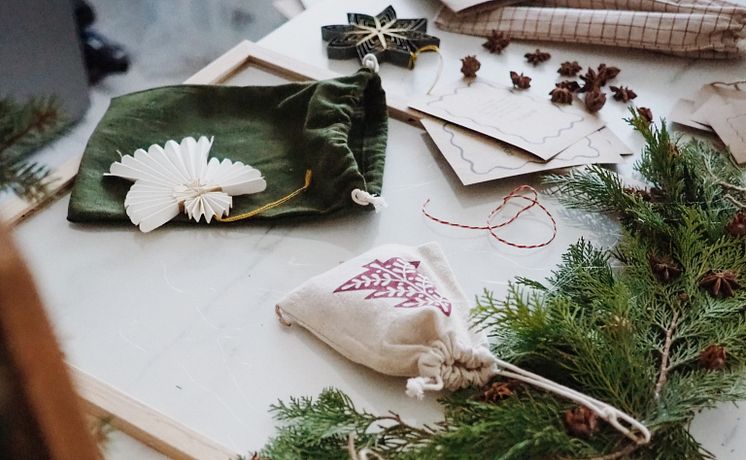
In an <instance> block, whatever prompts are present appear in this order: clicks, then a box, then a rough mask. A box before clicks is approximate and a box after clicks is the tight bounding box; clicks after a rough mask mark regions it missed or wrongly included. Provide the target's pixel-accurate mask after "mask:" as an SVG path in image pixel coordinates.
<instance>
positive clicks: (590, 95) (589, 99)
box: [585, 89, 606, 113]
mask: <svg viewBox="0 0 746 460" xmlns="http://www.w3.org/2000/svg"><path fill="white" fill-rule="evenodd" d="M604 104H606V93H602V92H601V90H599V89H594V90H593V91H589V92H587V93H585V107H586V108H587V109H588V111H589V112H591V113H595V112H598V111H599V110H601V107H603V106H604Z"/></svg>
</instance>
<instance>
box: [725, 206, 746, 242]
mask: <svg viewBox="0 0 746 460" xmlns="http://www.w3.org/2000/svg"><path fill="white" fill-rule="evenodd" d="M725 229H726V230H727V231H728V233H730V234H731V235H733V236H736V237H738V236H746V212H744V211H739V212H738V213H737V214H736V215H735V216H734V217H733V220H731V221H730V222H728V225H726V226H725Z"/></svg>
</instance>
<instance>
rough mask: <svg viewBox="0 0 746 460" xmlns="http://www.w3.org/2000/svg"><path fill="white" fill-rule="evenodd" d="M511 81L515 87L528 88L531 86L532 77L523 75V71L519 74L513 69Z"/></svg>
mask: <svg viewBox="0 0 746 460" xmlns="http://www.w3.org/2000/svg"><path fill="white" fill-rule="evenodd" d="M510 81H512V82H513V87H514V88H519V89H528V88H530V87H531V77H528V76H526V75H523V73H521V74H520V75H518V72H513V71H511V72H510Z"/></svg>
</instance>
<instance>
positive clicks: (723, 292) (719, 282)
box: [699, 270, 741, 299]
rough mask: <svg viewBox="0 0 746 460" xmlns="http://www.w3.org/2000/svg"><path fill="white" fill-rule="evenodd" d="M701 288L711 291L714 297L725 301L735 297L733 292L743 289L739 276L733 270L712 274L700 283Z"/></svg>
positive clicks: (703, 278)
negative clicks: (739, 282)
mask: <svg viewBox="0 0 746 460" xmlns="http://www.w3.org/2000/svg"><path fill="white" fill-rule="evenodd" d="M699 287H701V288H704V289H707V290H708V291H710V295H711V296H713V297H720V298H721V299H725V298H727V297H733V292H734V291H736V290H737V289H740V288H741V285H740V284H738V275H737V274H736V273H735V272H733V271H731V270H721V271H716V272H710V273H708V274H707V275H705V276H704V277H702V279H701V280H700V281H699Z"/></svg>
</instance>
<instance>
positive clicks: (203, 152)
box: [104, 136, 267, 232]
mask: <svg viewBox="0 0 746 460" xmlns="http://www.w3.org/2000/svg"><path fill="white" fill-rule="evenodd" d="M212 141H213V140H212V139H208V138H207V137H205V136H202V137H200V138H199V140H194V138H193V137H186V138H184V139H182V141H181V144H178V143H176V142H175V141H173V140H169V141H168V142H166V145H165V146H164V147H161V146H160V145H157V144H153V145H151V146H150V147H149V148H148V150H147V152H146V151H145V150H143V149H137V150H135V153H134V154H133V155H125V156H123V157H122V159H121V160H119V161H117V162H114V163H112V165H111V168H110V169H109V172H108V173H106V174H104V175H106V176H117V177H121V178H124V179H128V180H131V181H134V182H135V183H134V185H132V187H130V189H129V192H127V197H126V198H125V199H124V208H125V210H126V211H127V216H129V218H130V220H131V221H132V223H133V224H135V225H137V226H138V227H139V228H140V230H141V231H143V232H149V231H151V230H153V229H155V228H158V227H160V226H161V225H163V224H165V223H166V222H168V221H169V220H171V219H173V218H174V217H176V216H177V215H178V214H179V213H180V212H181V209H183V210H184V212H185V213H186V214H187V216H189V218H190V219H194V220H195V221H197V222H199V221H200V219H201V218H202V216H204V217H205V221H207V223H210V221H211V220H212V219H213V217H215V216H218V217H224V216H227V215H228V213H229V212H230V208H231V207H232V206H233V198H232V197H233V196H236V195H248V194H250V193H258V192H262V191H264V190H265V189H266V188H267V182H266V181H265V180H264V178H263V177H262V173H261V172H259V170H257V169H255V168H252V167H251V166H249V165H245V164H243V163H241V162H239V161H237V162H235V163H234V162H232V161H230V160H227V159H225V160H223V161H219V160H218V159H217V158H211V159H210V160H209V161H208V159H207V157H208V154H209V153H210V148H211V147H212Z"/></svg>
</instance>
